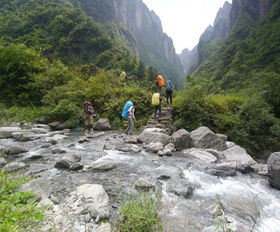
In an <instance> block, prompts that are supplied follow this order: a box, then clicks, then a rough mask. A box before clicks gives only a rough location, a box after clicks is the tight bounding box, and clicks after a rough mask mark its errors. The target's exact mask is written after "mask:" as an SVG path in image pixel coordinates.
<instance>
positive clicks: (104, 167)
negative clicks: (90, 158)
mask: <svg viewBox="0 0 280 232" xmlns="http://www.w3.org/2000/svg"><path fill="white" fill-rule="evenodd" d="M116 166H117V164H116V162H114V161H112V160H97V161H95V162H93V163H92V165H91V166H90V167H89V169H92V170H95V171H108V170H111V169H113V168H115V167H116Z"/></svg>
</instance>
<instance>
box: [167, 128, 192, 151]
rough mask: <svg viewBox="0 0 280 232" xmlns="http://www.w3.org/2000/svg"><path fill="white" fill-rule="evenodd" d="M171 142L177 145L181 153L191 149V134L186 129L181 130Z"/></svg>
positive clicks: (172, 137) (173, 136) (174, 135)
mask: <svg viewBox="0 0 280 232" xmlns="http://www.w3.org/2000/svg"><path fill="white" fill-rule="evenodd" d="M171 142H172V143H173V144H174V145H175V148H176V150H177V151H181V150H183V149H185V148H190V147H191V138H190V133H189V132H188V131H186V130H185V129H180V130H178V131H176V132H175V133H174V134H173V135H172V136H171Z"/></svg>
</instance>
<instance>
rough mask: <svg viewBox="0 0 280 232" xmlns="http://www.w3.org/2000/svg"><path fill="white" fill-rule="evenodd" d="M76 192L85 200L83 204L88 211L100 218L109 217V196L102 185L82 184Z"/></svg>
mask: <svg viewBox="0 0 280 232" xmlns="http://www.w3.org/2000/svg"><path fill="white" fill-rule="evenodd" d="M76 194H77V196H79V197H80V198H81V199H83V201H84V202H85V203H84V205H83V206H84V207H85V209H86V211H88V212H89V213H91V214H92V215H94V216H95V217H98V218H99V219H104V218H109V197H108V195H107V193H106V192H105V190H104V188H103V186H102V185H98V184H84V185H81V186H79V187H78V188H77V190H76Z"/></svg>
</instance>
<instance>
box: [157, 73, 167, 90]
mask: <svg viewBox="0 0 280 232" xmlns="http://www.w3.org/2000/svg"><path fill="white" fill-rule="evenodd" d="M156 84H157V90H158V92H159V93H160V94H161V88H162V87H164V86H165V81H164V78H163V76H161V75H157V77H156Z"/></svg>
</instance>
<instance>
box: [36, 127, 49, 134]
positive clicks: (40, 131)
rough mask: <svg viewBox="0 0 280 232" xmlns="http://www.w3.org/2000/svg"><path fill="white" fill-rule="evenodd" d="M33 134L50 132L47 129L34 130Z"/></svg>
mask: <svg viewBox="0 0 280 232" xmlns="http://www.w3.org/2000/svg"><path fill="white" fill-rule="evenodd" d="M31 132H32V133H34V134H47V133H49V132H50V131H49V130H47V129H44V128H32V129H31Z"/></svg>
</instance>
